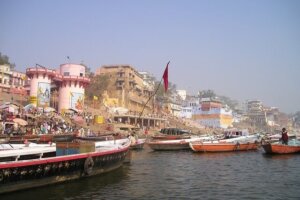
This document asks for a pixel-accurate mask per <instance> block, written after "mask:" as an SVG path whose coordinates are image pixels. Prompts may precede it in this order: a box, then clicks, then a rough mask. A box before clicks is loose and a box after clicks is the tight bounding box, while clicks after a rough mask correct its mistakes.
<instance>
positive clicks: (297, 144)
mask: <svg viewBox="0 0 300 200" xmlns="http://www.w3.org/2000/svg"><path fill="white" fill-rule="evenodd" d="M262 147H263V148H264V151H265V152H266V153H268V154H291V153H299V152H300V141H299V140H290V141H289V143H288V145H285V144H281V143H280V142H277V143H266V144H263V145H262Z"/></svg>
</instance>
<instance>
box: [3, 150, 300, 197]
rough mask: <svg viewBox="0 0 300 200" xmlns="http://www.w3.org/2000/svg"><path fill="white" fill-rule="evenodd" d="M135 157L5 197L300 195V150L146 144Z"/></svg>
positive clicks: (133, 155) (133, 153)
mask: <svg viewBox="0 0 300 200" xmlns="http://www.w3.org/2000/svg"><path fill="white" fill-rule="evenodd" d="M131 158H132V161H131V163H129V164H126V165H124V166H123V167H122V168H120V169H119V170H117V171H114V172H113V173H109V174H106V175H100V176H96V177H92V178H87V179H82V180H78V181H73V182H69V183H65V184H60V185H55V186H49V187H43V188H38V189H34V190H29V191H23V192H18V193H16V194H9V195H5V196H3V197H4V198H3V199H20V198H24V197H25V196H26V197H36V198H41V199H68V200H71V199H110V200H111V199H112V200H114V199H116V200H119V199H122V200H124V199H145V200H148V199H300V190H299V186H300V173H299V166H300V156H299V155H284V156H268V155H266V154H264V153H263V151H261V150H259V151H250V152H234V153H232V152H229V153H193V152H191V151H170V152H163V151H161V152H155V151H152V150H150V149H149V148H148V147H147V146H146V148H145V149H144V150H143V151H136V152H135V151H134V152H132V155H131ZM1 199H2V197H1Z"/></svg>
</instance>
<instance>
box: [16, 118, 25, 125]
mask: <svg viewBox="0 0 300 200" xmlns="http://www.w3.org/2000/svg"><path fill="white" fill-rule="evenodd" d="M13 121H14V122H16V123H18V124H19V125H21V126H26V125H27V124H28V122H27V121H25V120H24V119H21V118H15V119H13Z"/></svg>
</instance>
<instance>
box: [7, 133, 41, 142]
mask: <svg viewBox="0 0 300 200" xmlns="http://www.w3.org/2000/svg"><path fill="white" fill-rule="evenodd" d="M39 140H40V137H39V136H38V135H13V136H9V143H12V144H21V143H24V142H26V141H27V142H34V143H37V142H39Z"/></svg>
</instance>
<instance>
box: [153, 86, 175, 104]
mask: <svg viewBox="0 0 300 200" xmlns="http://www.w3.org/2000/svg"><path fill="white" fill-rule="evenodd" d="M158 87H159V88H158ZM156 90H157V93H156V100H157V101H159V102H163V101H165V100H168V99H169V98H170V97H172V96H173V94H175V93H176V85H175V84H173V83H171V82H169V84H168V90H167V92H165V87H164V85H163V84H160V85H159V82H158V81H156V82H155V87H154V92H155V91H156Z"/></svg>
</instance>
